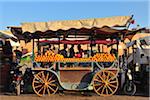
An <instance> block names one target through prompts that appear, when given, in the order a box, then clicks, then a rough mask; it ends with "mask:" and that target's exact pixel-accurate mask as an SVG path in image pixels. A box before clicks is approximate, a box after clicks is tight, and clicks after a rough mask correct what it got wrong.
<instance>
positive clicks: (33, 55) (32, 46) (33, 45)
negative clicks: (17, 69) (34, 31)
mask: <svg viewBox="0 0 150 100" xmlns="http://www.w3.org/2000/svg"><path fill="white" fill-rule="evenodd" d="M32 61H34V39H33V44H32Z"/></svg>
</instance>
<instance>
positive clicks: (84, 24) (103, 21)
mask: <svg viewBox="0 0 150 100" xmlns="http://www.w3.org/2000/svg"><path fill="white" fill-rule="evenodd" d="M130 19H131V16H114V17H107V18H93V19H82V20H64V21H50V22H25V23H22V26H21V27H22V31H23V32H30V33H34V32H36V31H41V32H45V31H47V30H51V31H57V30H69V29H71V28H74V29H81V28H87V29H91V28H93V27H96V28H101V27H103V26H108V27H114V26H126V24H127V23H128V22H129V21H130Z"/></svg>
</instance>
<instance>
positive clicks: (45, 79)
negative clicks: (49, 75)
mask: <svg viewBox="0 0 150 100" xmlns="http://www.w3.org/2000/svg"><path fill="white" fill-rule="evenodd" d="M41 74H42V77H43V80H44V82H45V81H46V79H45V75H44V71H42V72H41Z"/></svg>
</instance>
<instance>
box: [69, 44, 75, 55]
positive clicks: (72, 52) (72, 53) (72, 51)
mask: <svg viewBox="0 0 150 100" xmlns="http://www.w3.org/2000/svg"><path fill="white" fill-rule="evenodd" d="M74 55H75V52H74V44H72V45H71V48H70V49H69V58H73V57H74Z"/></svg>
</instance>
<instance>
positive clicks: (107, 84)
mask: <svg viewBox="0 0 150 100" xmlns="http://www.w3.org/2000/svg"><path fill="white" fill-rule="evenodd" d="M93 88H94V91H95V92H96V93H97V94H98V95H100V96H110V95H113V94H114V93H115V92H116V91H117V89H118V78H117V76H116V75H115V74H114V73H113V72H111V71H108V70H103V71H99V72H97V73H96V74H95V76H94V77H93Z"/></svg>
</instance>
